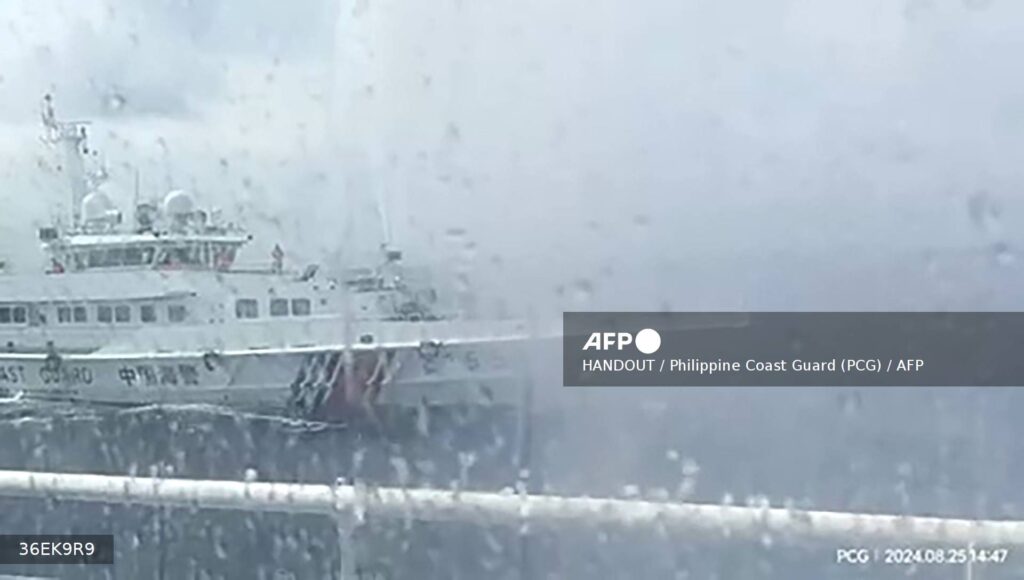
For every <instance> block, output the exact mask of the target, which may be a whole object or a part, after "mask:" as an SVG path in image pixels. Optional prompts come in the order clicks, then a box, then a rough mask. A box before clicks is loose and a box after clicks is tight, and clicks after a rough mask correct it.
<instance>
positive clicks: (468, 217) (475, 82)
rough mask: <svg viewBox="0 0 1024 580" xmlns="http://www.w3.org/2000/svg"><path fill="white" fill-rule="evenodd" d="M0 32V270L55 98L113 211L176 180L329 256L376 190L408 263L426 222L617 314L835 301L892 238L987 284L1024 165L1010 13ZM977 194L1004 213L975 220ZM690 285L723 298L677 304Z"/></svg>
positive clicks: (672, 13) (261, 13)
mask: <svg viewBox="0 0 1024 580" xmlns="http://www.w3.org/2000/svg"><path fill="white" fill-rule="evenodd" d="M0 15H2V18H0V28H2V29H3V33H2V34H0V188H2V190H3V195H4V203H5V209H4V210H3V213H2V214H0V228H2V230H3V232H4V243H5V244H7V243H10V244H12V245H10V246H6V245H5V249H4V250H3V252H4V253H13V254H17V255H24V254H26V253H28V252H29V251H30V250H32V248H34V241H33V240H32V237H31V236H32V227H33V226H34V225H37V224H38V223H40V222H41V221H43V220H45V219H46V218H47V216H48V213H49V211H51V210H49V209H48V206H49V205H52V204H53V203H55V202H63V201H64V199H65V197H66V196H65V193H64V189H63V188H62V183H61V182H59V181H57V180H56V179H55V178H54V177H53V176H52V175H48V174H47V172H46V171H45V166H46V165H47V164H52V156H51V155H49V154H48V153H47V151H46V150H45V148H44V147H43V146H42V144H41V143H40V142H39V141H38V139H37V136H38V134H39V131H38V127H37V125H38V109H37V107H38V99H39V96H40V95H41V94H42V93H43V92H46V91H49V90H52V91H54V92H55V94H56V96H57V98H58V106H59V110H60V111H61V112H62V113H63V114H64V115H65V116H69V117H76V118H78V117H89V118H92V119H93V120H94V121H95V128H94V130H93V135H94V145H96V147H97V148H98V149H99V150H100V151H101V152H102V153H103V155H104V157H105V158H106V159H107V162H108V164H109V165H110V167H111V170H112V173H113V179H112V182H111V183H110V184H109V187H110V189H111V190H112V192H114V196H115V198H119V199H120V200H121V201H122V203H123V205H126V204H127V202H128V200H129V199H130V188H131V174H132V170H131V167H138V168H139V169H140V171H141V173H142V179H143V185H144V190H145V192H153V193H157V192H162V191H165V190H166V189H168V188H170V187H172V186H173V187H186V188H190V189H195V190H196V191H198V192H199V193H200V195H201V196H202V197H203V199H205V200H210V201H212V202H215V203H218V204H220V205H222V206H224V207H225V208H226V209H228V210H229V211H232V212H235V211H237V212H241V213H243V214H244V217H245V219H246V221H247V222H248V223H249V224H250V225H251V226H252V227H253V228H254V229H256V231H257V233H258V234H260V239H259V242H258V243H257V244H256V246H255V247H254V252H255V253H256V254H257V257H258V256H259V254H260V253H261V252H264V251H265V249H266V248H267V247H268V246H269V245H272V243H273V241H276V240H277V239H282V240H284V241H285V243H286V246H287V247H288V248H289V249H293V252H295V253H297V254H299V255H300V256H301V257H303V258H304V259H305V258H308V259H315V258H317V257H319V256H323V255H324V254H326V253H327V252H330V251H332V250H334V249H336V248H337V246H338V245H339V244H341V243H342V241H343V239H344V238H343V235H342V230H343V224H344V222H345V218H344V216H345V214H346V212H351V213H353V214H355V215H356V216H357V219H356V221H357V222H358V224H359V225H358V228H359V230H360V232H361V233H360V234H359V236H358V238H359V239H360V240H363V241H364V242H365V241H366V240H369V239H372V238H373V237H374V236H376V235H377V229H376V221H375V218H374V217H373V214H372V212H371V211H369V210H368V207H369V203H368V201H367V200H369V199H372V191H373V188H380V191H382V192H384V195H385V196H386V197H387V199H388V201H389V206H390V209H391V213H392V216H393V222H394V224H393V228H394V230H395V236H396V238H397V240H398V241H399V242H400V243H403V244H404V245H405V246H406V247H408V248H409V249H410V250H411V251H412V252H413V253H416V252H418V253H420V254H422V255H430V254H435V255H437V254H444V255H446V256H451V255H454V254H453V250H452V248H451V246H452V245H454V244H456V243H460V244H461V243H463V242H462V241H460V240H453V239H448V238H450V237H451V236H446V235H445V234H444V232H445V231H446V230H449V229H451V228H453V227H456V228H465V229H466V230H467V236H468V238H470V239H471V240H472V241H473V242H474V243H475V250H473V251H472V252H470V254H471V255H472V259H473V261H474V264H475V265H476V267H477V268H479V269H480V270H481V271H487V272H490V271H491V270H494V269H498V265H499V264H500V266H501V268H500V269H501V270H502V271H503V272H504V273H505V275H506V276H510V277H516V278H520V279H523V278H528V279H529V280H531V281H536V280H542V281H543V282H542V283H541V284H539V287H541V288H542V290H541V291H542V292H546V293H551V292H554V293H555V294H558V293H560V292H568V293H569V294H572V290H571V288H573V287H578V288H582V289H583V292H582V293H584V294H588V293H590V292H591V290H593V292H594V293H595V294H598V295H602V296H604V297H605V298H606V299H607V300H608V301H609V302H608V303H609V304H618V305H623V306H627V305H631V304H626V303H625V302H622V301H621V296H622V293H616V292H615V291H614V290H615V289H617V288H618V289H628V291H629V293H630V294H629V295H630V296H634V297H638V298H636V304H632V305H634V306H635V305H638V304H647V305H649V304H651V303H652V302H659V303H660V302H665V301H669V302H675V301H678V300H684V298H685V300H687V301H689V303H691V304H696V305H698V306H739V305H741V304H745V305H752V304H757V303H759V302H758V300H761V303H763V302H764V300H763V299H762V298H763V296H761V294H759V292H760V291H761V290H760V289H762V288H764V287H768V286H770V285H771V284H775V285H776V287H781V286H778V285H780V284H781V285H783V286H784V285H785V281H786V280H789V281H790V284H792V285H793V288H794V291H795V292H796V291H797V290H799V292H805V293H808V294H812V293H816V294H817V295H819V296H824V295H825V292H826V290H827V288H817V287H816V288H817V289H816V290H814V291H812V290H809V289H808V287H807V286H806V285H801V284H800V283H799V282H793V280H794V276H795V277H796V279H798V280H799V279H800V276H801V275H808V274H807V273H806V272H804V273H803V274H801V273H800V271H798V270H794V269H793V268H792V267H791V266H786V265H779V263H774V262H773V258H772V256H776V255H777V256H794V255H795V256H801V257H802V259H805V260H812V261H814V260H816V262H814V263H815V266H813V267H812V268H811V270H812V272H811V273H812V274H814V275H816V276H818V280H819V283H825V282H820V281H821V280H829V279H831V278H835V281H834V282H832V283H831V284H834V285H835V286H836V287H837V288H840V287H843V285H844V283H843V282H841V280H842V279H844V278H846V277H849V274H850V273H851V272H853V271H855V270H857V269H858V268H860V270H857V271H859V272H871V273H872V276H878V275H880V273H882V272H886V271H891V270H898V269H899V262H898V261H897V262H892V261H891V260H890V261H889V262H885V263H883V260H884V259H889V258H884V259H883V256H887V255H888V254H887V253H888V252H890V251H891V250H893V249H896V250H897V251H900V252H906V256H910V258H904V259H910V260H918V261H917V262H915V263H914V264H912V265H913V266H914V267H915V268H917V270H920V271H921V272H925V273H927V272H929V271H932V272H933V271H934V270H936V269H938V270H940V271H941V270H942V267H943V265H942V264H939V265H938V266H936V265H935V264H934V263H933V262H932V261H930V260H931V259H930V258H927V257H925V258H920V256H922V255H923V256H929V255H932V253H935V254H937V255H938V256H940V257H941V258H944V259H945V258H949V259H959V256H960V255H961V254H964V253H965V254H971V252H975V251H976V252H979V253H980V254H981V255H983V256H985V257H983V258H980V259H982V260H989V262H984V263H983V264H981V265H977V264H975V265H972V266H969V268H972V269H969V270H968V271H970V272H972V276H974V279H976V280H977V284H978V285H980V286H982V287H986V288H988V287H990V286H993V285H998V284H1001V283H1002V282H1001V281H1002V280H1003V279H1002V278H999V276H1004V275H1005V272H1004V271H1003V270H1005V269H1006V267H1007V266H1011V267H1013V268H1016V267H1019V265H1013V261H1012V260H1010V259H1003V256H1002V254H1003V253H1006V252H1007V251H1009V252H1010V253H1013V252H1015V251H1016V246H1017V242H1016V240H1017V239H1018V238H1019V234H1018V233H1017V232H1018V231H1020V228H1018V227H1016V226H1015V225H1013V224H1019V223H1020V221H1021V220H1020V213H1019V210H1020V209H1021V207H1020V203H1019V202H1018V199H1019V189H1020V185H1021V183H1022V179H1021V177H1022V172H1024V165H1022V164H1021V163H1020V159H1019V157H1020V154H1021V153H1020V152H1021V151H1024V147H1022V143H1021V140H1022V136H1024V130H1022V129H1024V81H1022V80H1021V77H1020V75H1019V74H1017V71H1016V67H1014V66H1013V63H1014V61H1015V58H1016V56H1017V55H1019V54H1022V53H1024V5H1021V4H1020V3H1016V2H1010V1H1007V0H908V1H905V2H901V1H892V0H833V1H828V2H821V1H815V0H718V1H715V2H709V1H705V0H701V1H697V0H673V1H655V0H641V1H639V2H624V1H621V0H620V1H611V0H596V1H595V0H590V1H583V0H564V1H560V2H550V1H541V0H516V1H515V2H513V1H511V0H497V1H494V2H486V3H482V2H468V1H464V0H445V1H442V2H436V3H413V2H396V1H393V0H387V1H374V0H348V1H345V2H340V3H331V2H320V1H313V0H299V1H295V2H287V3H283V2H273V1H270V0H257V1H253V0H247V1H237V0H230V1H228V0H225V1H208V2H202V1H159V0H144V1H141V2H124V3H115V2H101V1H97V0H76V1H70V0H65V1H57V0H0ZM41 168H42V169H44V170H42V171H41ZM980 192H985V193H980ZM972 199H973V200H975V201H974V202H972V201H971V200H972ZM979 200H981V201H979ZM12 201H13V203H12ZM972 203H974V206H972V205H971V204H972ZM979 204H981V206H984V208H989V209H991V212H990V213H996V214H998V217H997V218H996V219H994V220H987V221H986V220H985V219H981V220H979V219H978V216H977V215H975V216H974V217H975V219H973V220H972V217H971V216H972V214H971V211H970V207H975V208H977V207H979ZM989 209H985V211H989ZM976 213H977V212H976ZM982 213H984V212H982ZM12 237H13V238H15V239H13V240H12V239H10V238H12ZM374 241H375V240H374ZM370 245H372V244H370ZM7 248H10V249H7ZM986 252H989V253H991V254H992V255H987V254H986ZM919 258H920V259H919ZM992 264H997V265H1000V266H1001V267H1002V270H1000V269H998V268H992V269H987V266H990V265H992ZM769 265H770V266H769ZM687 268H689V269H691V270H693V269H698V270H699V271H700V272H701V273H702V277H703V279H705V280H708V279H710V280H718V282H705V283H704V286H706V288H705V289H704V290H703V291H704V292H705V293H706V296H703V295H697V294H692V292H696V291H697V290H694V287H695V284H694V282H693V279H692V277H690V276H688V275H686V274H683V273H682V270H684V269H687ZM701 268H703V269H701ZM694 271H696V270H694ZM674 272H679V273H680V274H679V276H675V275H674V274H673V273H674ZM993 272H994V273H993ZM915 275H916V274H915ZM922 275H924V274H922ZM767 281H771V283H770V284H769V282H767ZM926 281H927V279H926V278H922V281H920V282H919V283H920V284H923V285H927V284H925V282H926ZM535 286H538V285H536V284H535ZM696 287H698V289H699V288H701V287H703V286H700V284H696ZM565 288H569V290H565ZM684 288H685V289H688V290H687V291H689V292H691V294H690V295H686V296H683V295H680V294H678V292H683V289H684ZM602 290H603V293H602ZM986 291H987V290H986ZM799 292H797V294H791V296H797V295H799ZM968 294H969V295H970V296H972V297H976V296H977V293H976V292H975V291H974V290H972V291H970V292H968ZM616 295H618V296H619V297H620V299H616V298H615V297H614V296H616ZM986 295H988V294H986ZM702 296H703V297H702ZM759 296H761V298H759ZM595 299H596V298H595ZM794 299H795V298H794ZM936 299H937V300H938V298H936ZM617 300H618V301H617ZM780 300H781V299H780ZM768 303H769V304H775V302H772V301H771V300H769V301H768ZM782 303H785V300H782ZM954 303H956V302H955V301H954Z"/></svg>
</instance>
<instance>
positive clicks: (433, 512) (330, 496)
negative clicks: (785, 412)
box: [0, 471, 1024, 546]
mask: <svg viewBox="0 0 1024 580" xmlns="http://www.w3.org/2000/svg"><path fill="white" fill-rule="evenodd" d="M0 496H12V497H30V498H56V499H61V500H77V501H86V502H103V503H118V504H136V505H150V506H177V507H184V508H195V509H230V510H246V511H260V512H284V513H297V514H323V515H330V516H335V517H340V516H343V515H348V516H351V515H355V516H356V517H360V516H361V514H364V513H370V514H372V515H373V516H374V517H375V518H406V519H415V520H429V521H468V522H473V523H478V524H484V525H523V524H526V523H545V524H558V523H582V524H587V525H591V526H612V527H625V528H654V529H664V530H666V531H674V532H684V533H695V534H700V535H704V536H707V537H716V536H717V537H725V536H728V537H735V536H743V537H761V536H763V535H764V534H779V535H784V536H788V537H791V538H793V539H803V540H832V541H842V542H844V543H845V544H844V545H846V544H849V543H850V542H851V541H854V540H857V541H861V542H868V543H872V544H878V543H887V544H892V545H907V544H918V545H920V544H941V545H960V546H968V545H971V544H974V545H1002V546H1008V545H1022V544H1024V522H1019V521H992V520H989V521H980V520H968V519H950V518H937V517H919V516H907V515H884V514H863V513H844V512H827V511H807V510H796V509H788V508H769V507H741V506H725V505H716V504H699V503H670V502H654V501H645V500H632V499H601V498H590V497H560V496H552V495H526V494H523V495H517V494H514V493H489V492H477V491H462V492H454V491H449V490H434V489H402V488H364V487H362V486H352V485H338V486H328V485H318V484H294V483H268V482H242V481H213V480H191V479H162V478H145V477H126V476H109V475H96V474H77V473H39V472H31V471H0Z"/></svg>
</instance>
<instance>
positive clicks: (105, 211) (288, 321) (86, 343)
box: [0, 98, 523, 420]
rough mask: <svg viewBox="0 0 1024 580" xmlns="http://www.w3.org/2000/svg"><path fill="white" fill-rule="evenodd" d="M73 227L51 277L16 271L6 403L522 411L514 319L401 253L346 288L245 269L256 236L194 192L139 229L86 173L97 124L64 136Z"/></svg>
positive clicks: (2, 301) (162, 204)
mask: <svg viewBox="0 0 1024 580" xmlns="http://www.w3.org/2000/svg"><path fill="white" fill-rule="evenodd" d="M43 121H44V124H45V127H46V140H47V141H48V142H50V143H52V144H54V145H57V146H59V147H60V148H61V149H62V150H63V153H64V157H65V159H66V160H65V164H64V166H63V171H65V172H67V173H68V175H69V177H70V184H71V196H72V197H71V202H72V203H71V212H70V213H71V215H70V216H69V218H70V223H69V224H62V223H60V222H62V221H63V220H57V222H58V223H56V224H55V225H53V226H51V227H45V228H42V229H40V231H39V236H40V240H41V242H42V244H43V249H44V250H45V252H46V253H47V254H48V257H49V260H50V266H49V269H48V270H47V271H45V272H44V271H40V272H38V273H16V272H14V271H12V267H11V264H10V263H8V265H7V270H6V271H3V270H0V395H2V396H6V397H11V396H17V397H24V398H40V399H49V400H63V401H76V402H83V403H96V404H112V405H152V404H211V405H217V406H224V407H231V408H238V409H242V410H253V411H260V412H265V411H267V410H274V411H275V412H285V413H287V414H289V415H291V416H295V417H299V418H304V419H311V420H339V419H345V418H347V417H351V416H352V415H353V413H363V412H366V411H370V412H372V409H373V408H374V407H375V406H377V405H397V406H422V405H428V406H432V405H441V406H445V405H458V404H469V405H499V406H501V405H511V406H514V405H516V403H518V397H519V396H520V395H519V393H521V392H522V391H521V389H519V387H520V386H521V382H520V381H521V378H522V377H521V376H520V375H519V373H518V372H517V369H516V368H515V367H516V366H517V365H513V364H511V363H512V361H513V360H514V358H515V353H516V352H518V348H517V345H518V344H520V341H521V339H522V338H523V335H522V333H521V331H522V328H521V326H520V325H518V324H517V323H515V322H513V321H504V322H503V321H473V320H469V319H466V318H465V317H460V316H459V314H458V313H457V312H456V311H454V310H452V309H445V308H443V306H442V305H443V304H444V300H442V299H441V297H439V296H438V292H436V291H435V289H434V288H433V287H432V286H431V285H429V284H428V283H426V282H425V281H424V280H423V279H422V277H420V278H417V277H416V276H415V275H414V274H415V271H413V270H410V269H408V268H406V267H404V265H403V264H402V260H401V254H400V253H399V252H397V251H394V250H392V249H389V248H387V247H385V248H384V250H383V251H382V253H381V254H382V255H381V257H380V260H379V263H377V264H374V265H372V266H370V267H365V268H357V269H348V270H345V271H343V272H342V273H340V274H339V275H337V276H330V275H327V274H325V273H321V272H320V271H318V268H317V267H316V266H309V267H307V268H305V269H304V270H303V271H301V272H294V271H290V270H289V269H287V268H285V267H284V262H283V257H284V256H283V252H282V251H281V249H280V247H275V249H274V253H273V256H272V259H271V260H270V261H268V264H267V266H266V267H263V268H243V267H239V266H237V265H236V255H237V254H238V252H239V250H241V249H242V247H243V246H244V245H245V244H246V243H247V242H249V241H250V240H251V236H250V235H248V234H246V233H245V232H244V231H243V230H242V229H240V228H239V227H238V226H235V225H233V224H230V223H223V222H222V221H221V220H220V219H219V218H218V216H217V213H216V212H207V211H204V210H202V209H200V208H199V207H198V206H197V205H196V203H195V201H194V199H193V198H192V196H190V195H189V194H188V193H186V192H184V191H172V192H169V193H167V194H166V195H165V196H164V197H163V198H162V199H161V200H159V201H157V202H155V203H139V204H138V205H137V207H136V208H135V211H134V216H133V219H132V220H131V221H132V222H133V223H130V224H127V223H124V222H125V221H126V220H123V219H122V215H121V213H120V212H119V211H118V210H117V209H115V207H114V206H113V204H112V202H111V200H110V199H108V197H107V196H106V195H105V194H104V193H103V191H102V188H101V187H100V181H101V180H100V179H97V178H96V176H94V175H91V174H88V175H87V174H86V172H85V170H84V159H83V154H84V153H86V152H87V151H88V150H87V149H86V145H85V138H86V132H85V124H84V123H78V122H73V123H68V122H59V121H57V120H56V118H55V117H54V114H53V109H52V106H51V104H50V100H49V98H47V100H46V103H45V106H44V110H43Z"/></svg>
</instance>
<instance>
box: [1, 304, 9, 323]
mask: <svg viewBox="0 0 1024 580" xmlns="http://www.w3.org/2000/svg"><path fill="white" fill-rule="evenodd" d="M10 323H11V307H10V306H0V324H10Z"/></svg>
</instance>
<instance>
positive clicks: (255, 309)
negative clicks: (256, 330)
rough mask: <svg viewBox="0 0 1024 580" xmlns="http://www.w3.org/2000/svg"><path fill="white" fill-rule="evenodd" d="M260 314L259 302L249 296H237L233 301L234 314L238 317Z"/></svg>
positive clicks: (253, 316) (252, 316) (254, 316)
mask: <svg viewBox="0 0 1024 580" xmlns="http://www.w3.org/2000/svg"><path fill="white" fill-rule="evenodd" d="M259 315H260V305H259V302H256V301H255V300H253V299H251V298H239V299H238V300H237V301H235V316H236V317H238V318H256V317H258V316H259Z"/></svg>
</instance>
